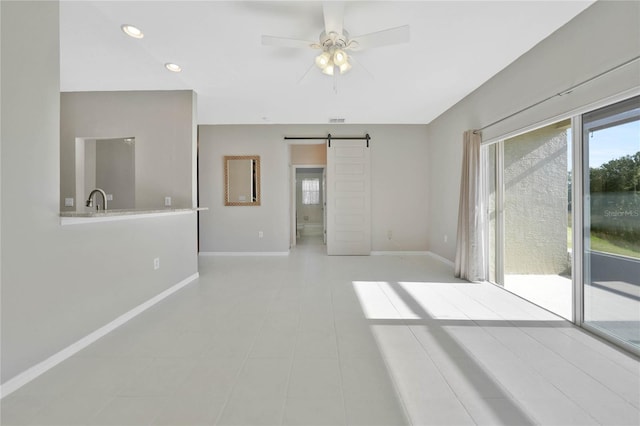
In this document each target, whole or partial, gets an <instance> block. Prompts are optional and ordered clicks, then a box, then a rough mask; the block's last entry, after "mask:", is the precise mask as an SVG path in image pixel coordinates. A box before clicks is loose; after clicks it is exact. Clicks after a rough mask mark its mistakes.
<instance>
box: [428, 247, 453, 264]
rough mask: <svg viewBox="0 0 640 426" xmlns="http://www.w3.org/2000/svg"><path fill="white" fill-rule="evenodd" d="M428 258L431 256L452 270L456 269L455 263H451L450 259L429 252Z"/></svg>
mask: <svg viewBox="0 0 640 426" xmlns="http://www.w3.org/2000/svg"><path fill="white" fill-rule="evenodd" d="M427 256H431V257H432V258H434V259H435V260H438V261H440V262H442V263H444V264H446V265H448V266H451V267H452V268H453V267H455V263H453V262H452V261H450V260H449V259H447V258H445V257H442V256H440V255H437V254H435V253H434V252H432V251H428V252H427Z"/></svg>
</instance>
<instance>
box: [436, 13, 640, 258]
mask: <svg viewBox="0 0 640 426" xmlns="http://www.w3.org/2000/svg"><path fill="white" fill-rule="evenodd" d="M639 53H640V2H618V1H599V2H596V3H594V4H593V5H592V6H591V7H589V8H588V9H586V10H585V11H584V12H582V13H581V14H579V15H578V16H577V17H576V18H574V19H573V20H572V21H570V22H569V23H567V24H566V25H565V26H563V27H562V28H560V29H559V30H557V31H556V32H555V33H553V34H552V35H550V36H549V37H548V38H546V39H545V40H543V41H542V42H540V43H539V44H538V45H536V46H535V47H534V48H533V49H531V50H530V51H529V52H527V53H525V54H524V55H522V56H521V57H520V58H518V60H516V61H515V62H513V63H512V64H511V65H509V66H508V67H507V68H505V69H504V70H502V71H501V72H499V73H498V74H496V75H495V76H494V77H493V78H491V79H490V80H489V81H487V82H486V83H485V84H483V85H482V86H481V87H479V88H478V89H477V90H475V91H474V92H473V93H471V94H470V95H469V96H467V97H466V98H464V99H463V100H462V101H460V102H459V103H457V104H456V105H454V106H453V107H451V108H450V109H449V110H448V111H446V112H445V113H443V114H442V115H441V116H439V117H438V118H437V119H435V120H433V121H432V122H431V123H429V126H428V129H429V131H428V133H429V159H428V161H429V163H428V164H429V167H428V168H429V182H430V183H431V187H430V191H429V207H430V210H429V219H428V220H429V229H431V230H432V232H430V233H429V248H430V250H431V251H432V252H434V253H436V254H438V255H440V256H442V257H444V258H447V259H449V260H454V258H455V235H456V232H457V231H456V228H457V214H458V197H459V191H460V170H461V169H460V165H461V161H462V133H463V132H464V131H465V130H468V129H477V128H481V127H483V126H484V125H487V124H489V123H491V122H493V121H495V120H498V119H500V118H502V117H505V116H508V115H509V114H512V113H513V112H515V111H518V110H519V109H521V108H524V107H526V106H528V105H531V104H533V103H535V102H538V101H540V100H542V99H544V98H546V97H548V96H551V95H553V94H555V93H559V92H561V91H562V90H564V89H566V88H568V87H570V86H572V85H574V84H576V83H579V82H581V81H583V80H586V79H587V78H590V77H592V76H595V75H597V74H600V73H602V72H604V71H606V70H607V69H609V68H611V67H613V66H616V65H618V64H620V63H622V62H624V61H626V60H629V59H631V58H633V57H635V56H637V55H638V54H639ZM469 66H473V64H470V65H469ZM638 86H640V64H638V63H637V62H636V63H635V64H634V65H630V66H628V67H626V68H624V69H621V70H619V71H616V72H614V73H611V74H609V75H607V76H606V77H603V78H601V79H599V80H597V81H594V82H592V83H589V84H588V85H585V86H583V87H582V88H579V89H577V90H575V91H574V92H573V93H571V94H569V95H566V96H562V97H557V98H554V99H553V100H552V101H549V102H546V103H545V104H544V105H540V106H539V107H536V108H533V109H531V110H529V111H528V112H526V113H523V114H520V115H518V116H516V117H513V118H512V119H509V120H506V121H505V122H503V123H502V124H500V125H496V126H494V127H492V128H490V129H487V130H485V131H484V132H483V138H484V140H489V139H491V138H495V137H498V136H501V135H506V134H507V133H510V132H514V131H517V130H518V129H521V128H523V127H526V126H530V125H533V124H535V123H540V122H542V121H544V120H547V119H550V118H553V117H557V116H558V115H561V114H566V113H568V112H571V111H574V110H575V109H576V108H580V107H583V106H585V105H589V104H591V103H593V102H596V101H599V100H602V99H605V98H607V97H610V96H613V95H616V94H618V93H622V92H624V91H627V90H630V89H633V88H637V87H638ZM445 235H447V236H448V241H447V242H445V241H444V236H445Z"/></svg>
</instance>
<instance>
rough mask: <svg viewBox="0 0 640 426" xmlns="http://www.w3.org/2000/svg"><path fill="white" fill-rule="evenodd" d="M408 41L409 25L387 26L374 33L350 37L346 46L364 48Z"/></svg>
mask: <svg viewBox="0 0 640 426" xmlns="http://www.w3.org/2000/svg"><path fill="white" fill-rule="evenodd" d="M408 42H409V25H402V26H400V27H395V28H389V29H387V30H382V31H377V32H375V33H369V34H364V35H361V36H358V37H352V38H351V40H349V45H348V48H349V49H351V50H364V49H370V48H372V47H380V46H389V45H391V44H400V43H408Z"/></svg>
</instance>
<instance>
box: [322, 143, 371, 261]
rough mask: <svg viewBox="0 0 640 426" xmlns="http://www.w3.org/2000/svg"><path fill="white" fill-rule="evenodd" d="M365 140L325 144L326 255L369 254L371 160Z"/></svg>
mask: <svg viewBox="0 0 640 426" xmlns="http://www.w3.org/2000/svg"><path fill="white" fill-rule="evenodd" d="M367 145H368V143H367V141H365V140H331V143H330V146H328V147H327V254H329V255H369V254H371V177H370V174H371V160H370V150H369V148H368V147H367Z"/></svg>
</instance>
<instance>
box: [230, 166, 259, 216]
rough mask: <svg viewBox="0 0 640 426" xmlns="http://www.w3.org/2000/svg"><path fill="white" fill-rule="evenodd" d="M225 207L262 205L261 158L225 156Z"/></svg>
mask: <svg viewBox="0 0 640 426" xmlns="http://www.w3.org/2000/svg"><path fill="white" fill-rule="evenodd" d="M224 205H225V206H259V205H260V156H258V155H225V157H224Z"/></svg>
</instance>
